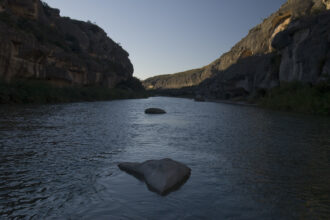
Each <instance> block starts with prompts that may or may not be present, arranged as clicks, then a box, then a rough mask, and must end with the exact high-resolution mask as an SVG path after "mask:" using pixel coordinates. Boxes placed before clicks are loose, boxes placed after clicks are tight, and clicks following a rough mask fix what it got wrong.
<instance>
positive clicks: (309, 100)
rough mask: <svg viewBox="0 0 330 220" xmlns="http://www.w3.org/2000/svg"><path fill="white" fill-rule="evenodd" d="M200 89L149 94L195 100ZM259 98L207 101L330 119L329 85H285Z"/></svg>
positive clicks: (169, 90) (287, 83)
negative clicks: (328, 117)
mask: <svg viewBox="0 0 330 220" xmlns="http://www.w3.org/2000/svg"><path fill="white" fill-rule="evenodd" d="M196 91H198V87H190V88H188V87H185V88H182V89H172V90H171V89H164V90H154V91H149V92H150V94H152V96H156V95H157V96H169V97H181V98H189V99H194V98H196V96H195V95H194V94H195V92H196ZM261 94H262V95H260V94H259V95H258V96H257V97H249V96H248V97H236V98H233V99H212V98H207V97H203V99H205V101H209V102H218V103H224V104H234V105H243V106H255V107H261V108H266V109H271V110H277V111H282V112H293V113H302V114H309V115H323V116H330V81H328V82H321V83H319V84H316V85H311V84H306V83H302V82H299V81H296V82H282V83H281V85H280V86H278V87H275V88H272V89H269V90H264V91H262V92H261Z"/></svg>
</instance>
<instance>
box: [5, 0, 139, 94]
mask: <svg viewBox="0 0 330 220" xmlns="http://www.w3.org/2000/svg"><path fill="white" fill-rule="evenodd" d="M0 6H1V7H0V9H1V10H0V79H1V80H5V81H8V82H10V81H12V80H16V79H37V80H47V81H49V82H51V83H53V84H55V85H58V86H64V85H78V86H90V85H93V86H94V85H96V86H105V87H110V88H111V87H115V86H116V85H117V84H118V83H120V82H123V81H126V80H128V79H130V78H132V74H133V66H132V64H131V62H130V60H129V58H128V53H127V52H126V51H125V50H123V49H122V48H121V46H120V45H118V44H117V43H115V42H114V41H112V40H111V39H110V38H108V37H107V34H106V33H105V32H104V31H103V30H102V29H101V28H99V27H98V26H96V25H95V24H92V23H86V22H81V21H77V20H72V19H69V18H62V17H60V15H59V10H58V9H53V8H50V7H49V6H47V5H46V4H44V3H41V2H40V0H8V1H6V0H5V1H2V2H1V3H0ZM1 11H2V12H1Z"/></svg>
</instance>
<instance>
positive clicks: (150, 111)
mask: <svg viewBox="0 0 330 220" xmlns="http://www.w3.org/2000/svg"><path fill="white" fill-rule="evenodd" d="M144 113H146V114H166V111H165V110H163V109H160V108H148V109H146V110H145V111H144Z"/></svg>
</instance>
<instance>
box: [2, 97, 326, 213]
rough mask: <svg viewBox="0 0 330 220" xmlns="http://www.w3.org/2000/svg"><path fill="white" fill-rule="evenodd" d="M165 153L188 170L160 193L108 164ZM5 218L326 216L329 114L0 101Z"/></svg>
mask: <svg viewBox="0 0 330 220" xmlns="http://www.w3.org/2000/svg"><path fill="white" fill-rule="evenodd" d="M148 107H160V108H164V109H165V110H166V111H167V112H168V114H166V115H157V116H154V115H145V114H144V109H145V108H148ZM165 157H170V158H172V159H175V160H178V161H181V162H183V163H186V164H187V165H188V166H189V167H191V168H192V174H191V177H190V179H189V181H188V182H187V183H186V184H185V185H184V186H183V187H181V189H180V190H179V191H176V192H173V193H171V194H170V195H168V196H166V197H161V196H158V195H157V194H154V193H151V192H150V191H148V189H147V188H146V186H145V184H144V183H142V182H140V181H138V180H137V179H135V178H134V177H131V176H129V175H127V174H125V173H123V172H121V171H120V170H119V169H118V168H117V166H116V165H117V163H118V162H121V161H139V162H141V161H144V160H148V159H160V158H165ZM15 217H17V218H20V217H23V218H32V219H40V218H72V219H80V218H85V219H95V218H97V219H111V218H113V219H118V218H121V219H126V218H128V219H146V218H147V219H155V218H156V217H157V218H158V219H159V218H160V219H178V218H180V219H190V218H192V217H193V218H208V219H221V218H222V219H241V218H244V219H246V218H251V219H329V218H330V119H328V118H320V117H311V116H304V115H294V114H286V113H278V112H271V111H266V110H261V109H257V108H252V107H241V106H232V105H224V104H218V103H199V102H193V101H191V100H187V99H175V98H150V99H145V100H127V101H113V102H97V103H75V104H64V105H42V106H1V107H0V218H15Z"/></svg>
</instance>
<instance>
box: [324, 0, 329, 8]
mask: <svg viewBox="0 0 330 220" xmlns="http://www.w3.org/2000/svg"><path fill="white" fill-rule="evenodd" d="M322 2H323V4H325V6H326V7H327V9H328V10H329V9H330V0H322Z"/></svg>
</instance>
